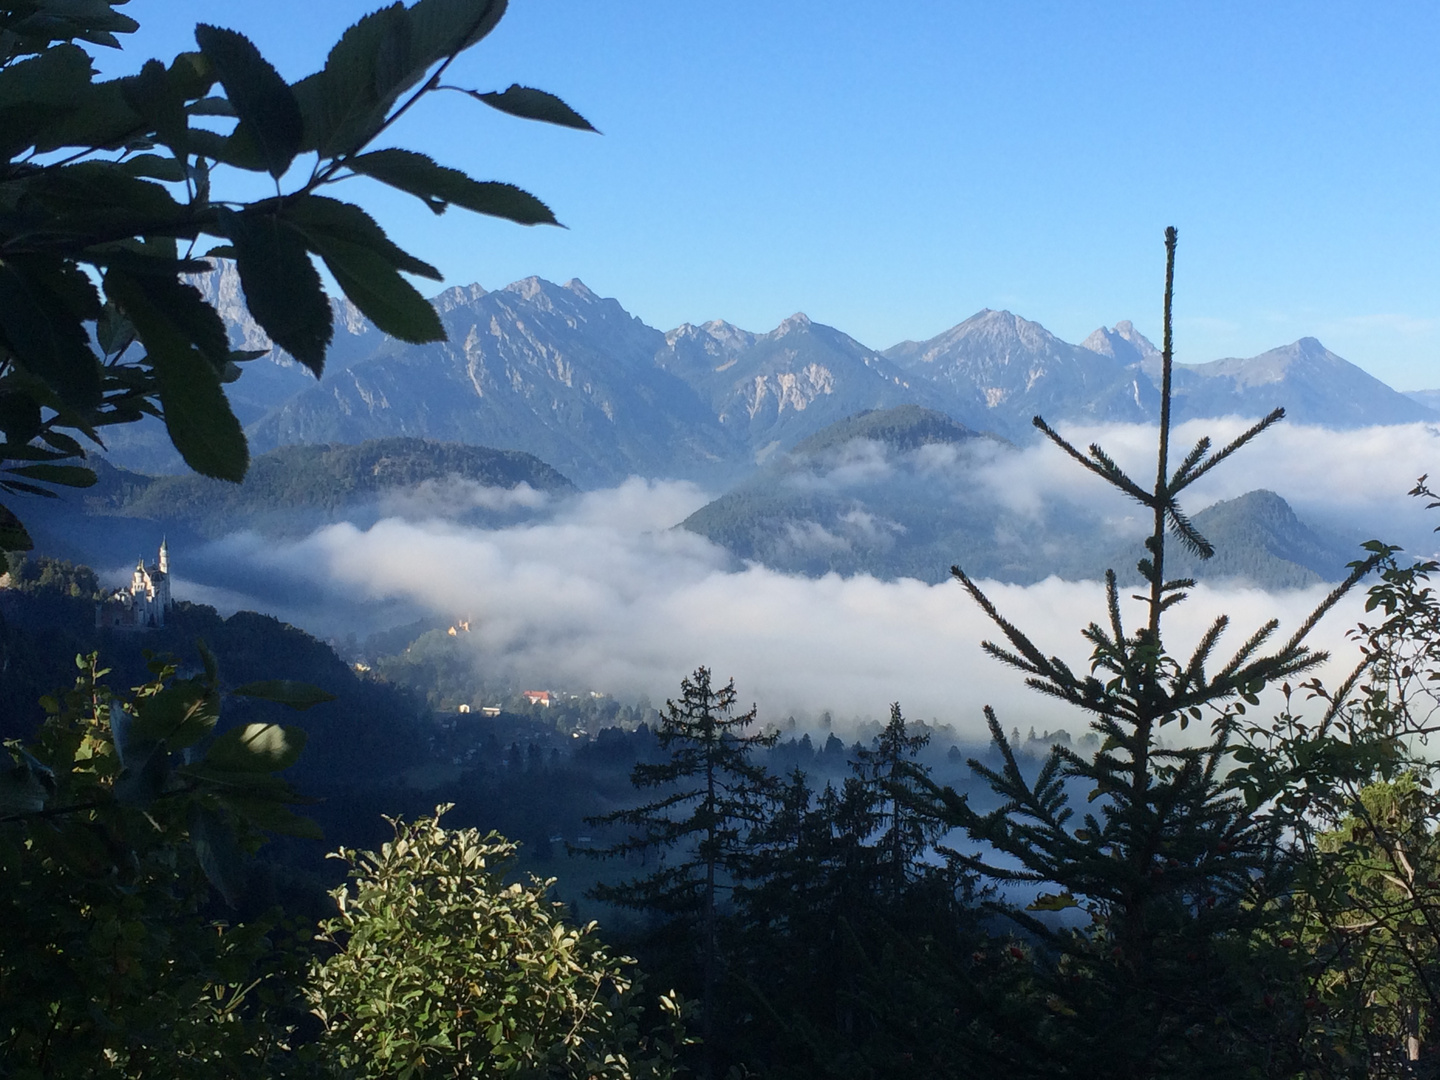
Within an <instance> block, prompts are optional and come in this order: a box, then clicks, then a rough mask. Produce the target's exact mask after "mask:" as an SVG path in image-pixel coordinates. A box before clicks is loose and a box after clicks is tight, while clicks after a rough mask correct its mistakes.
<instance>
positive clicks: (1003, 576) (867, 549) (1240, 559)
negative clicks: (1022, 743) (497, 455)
mask: <svg viewBox="0 0 1440 1080" xmlns="http://www.w3.org/2000/svg"><path fill="white" fill-rule="evenodd" d="M1017 452H1018V451H1017V449H1016V447H1014V446H1013V445H1012V444H1010V443H1008V442H1007V441H1005V440H1004V439H1001V438H999V437H997V436H994V435H989V434H985V433H980V432H976V431H974V430H973V429H971V428H969V427H966V426H965V425H964V424H961V423H959V422H958V421H956V420H955V419H953V418H952V417H949V416H946V415H945V414H943V413H940V412H936V411H934V410H931V409H924V408H920V407H918V406H914V405H906V406H901V407H899V408H894V409H878V410H873V411H868V412H864V413H861V414H859V415H857V416H853V417H849V418H847V419H845V420H842V421H840V422H839V423H836V424H832V425H831V426H829V427H827V428H825V429H823V430H822V431H820V432H817V433H816V434H814V435H812V436H810V437H808V438H806V439H804V440H802V441H801V442H800V443H799V444H798V445H796V447H795V448H794V449H793V450H792V451H790V452H789V453H788V454H785V455H782V456H780V457H778V458H777V459H775V460H773V461H772V462H771V463H770V464H769V465H768V466H767V467H765V468H764V469H762V470H761V471H760V472H758V473H757V474H756V475H754V476H753V477H751V478H750V479H748V480H746V481H744V482H743V483H741V484H740V485H738V486H737V487H735V488H734V489H732V490H731V491H729V492H727V493H726V494H724V495H722V496H721V497H720V498H718V499H716V500H715V501H714V502H712V503H709V504H708V505H706V506H704V507H702V508H701V509H700V510H698V511H696V512H695V513H694V514H692V515H691V516H690V517H689V518H688V519H687V520H686V521H685V523H684V526H685V528H687V529H690V530H691V531H693V532H696V533H699V534H700V535H702V536H705V537H707V538H708V539H710V540H712V541H714V542H715V543H717V544H720V545H721V546H722V547H725V548H726V549H728V550H729V551H731V552H733V553H734V554H735V555H736V556H737V557H739V558H741V559H745V560H751V561H755V562H759V563H763V564H765V565H767V566H770V567H773V568H775V569H778V570H784V571H788V572H791V573H803V574H809V575H817V576H818V575H822V574H826V573H831V572H835V573H840V574H856V573H869V574H874V575H876V576H878V577H883V578H897V577H913V578H918V579H920V580H922V581H931V582H934V581H941V580H943V579H944V577H945V570H944V568H945V567H946V565H947V561H946V560H947V559H950V560H954V559H955V558H957V557H958V558H961V559H963V560H964V561H965V563H966V565H969V566H973V567H974V568H975V571H974V572H975V574H976V575H977V576H979V577H985V578H990V579H994V580H999V581H1007V582H1015V583H1020V584H1029V583H1032V582H1035V581H1040V580H1043V579H1044V578H1046V577H1049V576H1051V575H1056V576H1059V577H1062V578H1067V579H1070V580H1083V579H1098V578H1100V577H1101V576H1103V574H1104V571H1105V569H1106V567H1109V566H1117V565H1118V566H1127V567H1133V566H1134V565H1135V563H1136V561H1137V559H1138V557H1139V555H1138V554H1137V553H1139V552H1140V551H1141V544H1140V538H1139V535H1138V532H1137V529H1138V526H1139V524H1140V523H1139V522H1138V519H1137V520H1136V521H1127V520H1124V519H1116V518H1113V517H1111V518H1107V517H1103V516H1102V515H1101V514H1100V513H1099V512H1098V511H1096V510H1095V509H1092V508H1090V507H1088V506H1086V505H1084V504H1082V503H1074V502H1068V501H1065V500H1055V499H1046V500H1039V501H1036V502H1033V503H1026V502H1022V501H1016V500H1014V499H1013V497H1012V496H1013V494H1014V493H1013V492H1012V491H1010V490H1008V489H1007V485H1006V483H1005V480H1004V477H1005V475H1006V474H1007V473H1006V470H1007V467H1008V466H1009V465H1010V464H1012V463H1013V460H1014V456H1015V455H1016V454H1017ZM1195 520H1196V524H1197V525H1198V526H1199V527H1201V528H1202V529H1203V530H1204V532H1205V535H1206V536H1209V537H1211V539H1212V541H1213V542H1214V544H1215V546H1216V550H1217V554H1216V557H1215V558H1214V559H1211V560H1209V561H1208V562H1206V563H1203V564H1202V563H1199V562H1198V560H1192V561H1194V562H1195V565H1193V566H1192V565H1191V564H1190V562H1185V561H1184V557H1183V556H1181V557H1180V558H1181V562H1182V563H1183V569H1184V572H1185V574H1186V575H1193V576H1198V577H1203V578H1206V579H1208V580H1212V581H1214V580H1237V579H1238V580H1241V581H1245V582H1248V583H1250V584H1254V585H1258V586H1261V587H1263V588H1298V587H1303V586H1307V585H1313V584H1317V583H1319V582H1321V581H1334V580H1338V579H1339V578H1341V577H1343V576H1344V574H1345V566H1346V563H1347V562H1349V561H1350V560H1351V559H1352V558H1354V550H1355V548H1354V546H1353V544H1351V543H1349V542H1348V541H1346V540H1343V539H1340V538H1336V537H1331V536H1328V535H1326V534H1324V533H1323V532H1321V531H1318V530H1316V529H1313V528H1311V527H1310V526H1308V525H1306V524H1305V523H1303V522H1301V521H1300V520H1299V519H1298V518H1296V516H1295V514H1294V512H1293V511H1292V510H1291V509H1290V507H1289V505H1288V504H1286V502H1285V501H1284V500H1283V499H1282V498H1280V497H1279V496H1278V495H1276V494H1274V493H1273V492H1268V491H1254V492H1250V493H1248V494H1246V495H1243V496H1241V497H1239V498H1236V499H1231V500H1227V501H1224V502H1219V503H1216V504H1214V505H1212V506H1210V507H1207V508H1206V509H1205V510H1203V511H1201V512H1199V513H1198V514H1197V515H1196V516H1195ZM1130 536H1133V539H1127V537H1130ZM1132 549H1133V550H1132Z"/></svg>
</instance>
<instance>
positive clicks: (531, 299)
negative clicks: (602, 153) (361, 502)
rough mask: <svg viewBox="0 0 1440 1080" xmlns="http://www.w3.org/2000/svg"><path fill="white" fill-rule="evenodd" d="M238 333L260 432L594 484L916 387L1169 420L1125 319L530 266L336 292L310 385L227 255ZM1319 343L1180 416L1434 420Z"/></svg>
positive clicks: (775, 449) (1213, 378)
mask: <svg viewBox="0 0 1440 1080" xmlns="http://www.w3.org/2000/svg"><path fill="white" fill-rule="evenodd" d="M196 281H197V284H198V285H199V286H200V288H201V289H202V291H203V292H204V293H205V294H206V296H207V297H209V298H211V299H212V302H214V303H216V305H217V307H218V309H219V310H220V312H221V315H222V317H223V318H224V319H225V321H226V324H227V326H228V327H229V329H230V335H231V341H232V344H234V346H235V347H236V348H250V349H268V350H269V351H268V352H267V354H266V355H265V356H263V357H261V358H260V359H257V360H254V361H251V362H249V363H248V364H247V365H246V371H245V374H244V376H243V377H242V378H241V379H240V380H239V381H238V382H236V383H234V384H231V386H230V387H229V388H228V389H229V393H230V395H231V400H232V403H233V404H234V407H235V409H236V413H237V415H239V416H240V418H241V421H242V422H243V423H244V424H245V425H246V428H247V431H248V433H249V436H250V440H251V445H252V448H253V449H254V450H255V451H256V452H263V451H266V450H270V449H274V448H276V447H280V446H285V445H291V444H322V443H358V442H361V441H364V440H367V439H375V438H384V437H394V436H405V437H415V438H424V439H434V440H444V441H453V442H464V443H471V444H475V445H482V446H489V447H497V448H501V449H507V450H517V451H523V452H527V453H531V454H534V455H536V456H537V457H539V458H541V459H542V460H544V461H545V462H547V463H549V464H550V465H552V466H554V467H555V468H557V469H558V470H560V472H562V473H564V474H565V475H566V476H568V477H570V478H571V479H573V480H574V481H576V482H577V483H579V484H581V485H582V486H599V485H605V484H609V483H614V482H616V481H618V480H620V479H623V478H624V477H625V476H628V475H632V474H639V475H645V476H657V477H675V478H685V479H692V480H696V481H699V482H701V483H705V484H710V485H721V486H723V485H728V484H731V483H735V482H738V481H740V480H742V479H743V478H744V477H745V476H747V475H748V474H750V473H751V472H753V471H754V470H755V468H756V467H757V466H759V465H761V464H763V463H764V462H766V461H767V460H769V459H770V458H771V457H772V456H773V455H775V454H777V453H779V452H783V451H787V450H789V449H791V448H792V447H794V446H796V445H797V444H798V443H800V442H801V441H802V440H803V439H805V438H806V437H807V436H809V435H812V434H814V433H816V432H818V431H820V430H821V429H823V428H825V427H826V426H828V425H830V424H832V423H835V422H836V421H838V420H841V419H843V418H845V417H848V416H853V415H855V414H857V413H860V412H863V411H865V410H869V409H886V408H893V407H895V406H899V405H905V404H911V405H916V406H920V407H924V408H929V409H933V410H936V411H938V412H941V413H944V414H946V415H947V416H949V417H951V418H952V419H954V420H956V421H958V422H960V423H962V424H964V425H966V426H967V427H970V428H972V429H975V430H977V431H990V432H993V433H996V434H998V435H1001V436H1003V437H1005V438H1008V439H1011V440H1013V441H1023V440H1027V439H1029V438H1031V437H1032V435H1033V431H1032V428H1031V426H1030V419H1031V417H1032V416H1033V415H1035V414H1036V413H1040V414H1042V415H1044V416H1045V417H1046V419H1047V420H1049V421H1051V422H1055V423H1095V422H1143V421H1149V420H1153V419H1154V418H1155V416H1156V413H1157V409H1158V402H1159V393H1158V391H1157V389H1156V381H1157V379H1158V367H1159V353H1158V351H1157V350H1156V349H1155V346H1154V345H1153V344H1151V343H1150V342H1149V341H1147V340H1146V339H1145V337H1144V336H1143V335H1142V334H1140V333H1139V332H1138V331H1137V330H1136V329H1135V327H1134V326H1133V325H1132V324H1131V323H1129V322H1121V323H1117V324H1116V325H1115V326H1114V327H1110V328H1105V327H1102V328H1100V329H1098V330H1096V331H1095V332H1094V333H1093V334H1091V335H1090V336H1089V337H1088V338H1086V339H1085V340H1084V341H1083V342H1081V343H1080V344H1078V345H1074V344H1070V343H1067V342H1065V341H1062V340H1061V339H1059V338H1058V337H1056V336H1055V335H1053V334H1051V333H1050V332H1049V331H1047V330H1046V329H1045V328H1044V327H1043V326H1041V325H1040V324H1038V323H1034V322H1030V321H1028V320H1026V319H1023V318H1021V317H1020V316H1018V315H1015V314H1012V313H1010V312H1005V311H989V310H987V311H982V312H980V313H978V314H976V315H974V316H972V317H971V318H969V319H966V320H965V321H963V322H961V323H959V324H958V325H956V326H955V327H953V328H951V329H950V330H947V331H945V332H944V333H943V334H939V335H937V336H936V337H933V338H930V339H929V340H926V341H905V342H901V343H900V344H898V345H895V346H893V347H891V348H888V349H884V350H876V349H872V348H870V347H869V346H866V345H864V344H862V343H861V342H859V341H856V340H855V339H854V338H852V337H850V336H848V335H847V334H845V333H843V332H842V331H840V330H837V329H835V328H833V327H829V326H825V325H822V324H820V323H816V322H813V321H812V320H810V319H809V318H807V317H806V316H805V315H803V314H798V313H797V314H795V315H793V316H791V317H790V318H788V319H786V320H784V321H783V322H782V323H781V324H780V325H779V326H777V327H776V328H775V329H774V330H771V331H770V332H768V333H754V332H751V331H748V330H743V329H741V328H739V327H736V326H733V325H731V324H729V323H726V322H723V321H712V322H707V323H704V324H700V325H692V324H689V323H687V324H685V325H682V326H680V327H677V328H675V329H673V330H670V331H668V332H663V331H660V330H657V329H655V328H653V327H650V326H647V325H646V324H645V323H643V322H642V321H640V320H639V319H637V318H635V317H634V316H632V315H630V314H629V313H628V312H627V311H626V310H625V309H624V308H623V307H622V306H621V305H620V303H619V302H618V301H616V300H614V299H606V298H602V297H600V296H598V295H596V294H595V293H594V292H592V291H591V290H590V289H589V288H587V287H586V286H585V285H584V284H583V283H581V282H580V281H578V280H572V281H570V282H568V283H566V284H564V285H556V284H553V283H551V282H548V281H544V280H542V279H540V278H526V279H525V280H523V281H518V282H515V283H514V284H512V285H509V286H507V287H506V288H504V289H500V290H496V291H493V292H487V291H486V290H485V289H483V288H481V287H480V286H478V285H471V286H464V287H458V288H452V289H448V290H446V291H445V292H443V293H441V294H440V295H439V296H437V297H436V298H435V299H434V301H433V302H434V304H435V306H436V309H437V310H438V311H439V312H440V315H441V320H442V322H443V323H444V325H445V328H446V331H447V333H448V334H449V340H448V341H446V342H443V343H438V344H431V345H423V346H415V345H405V344H402V343H399V342H396V341H394V340H392V339H388V338H386V337H385V336H384V335H382V334H380V333H379V332H378V331H376V330H375V328H374V327H372V326H370V324H369V323H368V322H366V321H365V319H364V318H363V317H362V316H360V314H359V312H358V311H356V310H355V309H354V308H353V306H351V305H350V304H348V302H346V301H343V300H336V301H334V302H333V310H334V314H335V325H336V335H335V343H334V344H333V345H332V347H331V350H330V355H329V358H328V360H327V369H326V374H325V377H324V379H323V380H321V381H320V382H319V383H316V382H315V381H314V380H313V379H311V378H310V376H309V375H308V374H306V373H305V372H304V371H303V369H301V368H299V366H298V365H295V364H294V363H292V362H290V361H289V360H288V358H286V357H285V356H284V355H283V354H280V353H278V352H276V351H275V350H273V349H269V342H268V341H266V340H265V337H264V334H263V333H262V332H261V331H260V330H259V328H258V327H256V326H255V324H254V323H253V322H252V321H250V319H249V317H248V315H247V314H246V312H245V308H244V304H243V302H242V296H241V293H240V289H239V281H238V277H237V275H236V274H235V271H234V268H233V266H232V265H230V264H228V263H225V262H223V261H222V262H220V264H219V265H218V267H217V269H216V270H214V271H213V272H212V273H211V274H208V275H204V276H202V277H200V278H197V279H196ZM1431 404H1433V401H1431V400H1430V399H1427V398H1425V397H1424V396H1423V392H1421V393H1417V394H1415V395H1410V396H1407V395H1405V394H1401V393H1398V392H1396V391H1394V390H1392V389H1391V388H1390V387H1388V386H1386V385H1385V384H1384V383H1381V382H1380V381H1379V380H1377V379H1374V378H1372V377H1371V376H1369V375H1367V374H1366V373H1365V372H1364V371H1362V370H1361V369H1360V368H1358V367H1356V366H1355V365H1353V364H1351V363H1349V362H1348V361H1346V360H1344V359H1342V358H1341V357H1339V356H1336V355H1335V354H1334V353H1331V352H1329V351H1328V350H1327V349H1325V348H1324V346H1323V345H1321V344H1320V343H1319V342H1318V341H1316V340H1315V339H1314V338H1302V339H1301V340H1299V341H1297V342H1294V343H1293V344H1290V345H1286V346H1284V347H1281V348H1277V349H1272V350H1270V351H1269V352H1266V353H1263V354H1261V355H1260V356H1256V357H1251V358H1248V359H1221V360H1215V361H1212V362H1210V363H1208V364H1195V365H1177V366H1176V372H1175V409H1176V416H1177V418H1179V419H1184V418H1186V417H1198V416H1218V415H1228V414H1239V415H1249V416H1260V415H1263V414H1264V413H1266V412H1269V411H1270V409H1272V408H1274V407H1275V406H1276V405H1284V406H1285V407H1286V408H1287V410H1288V411H1289V414H1290V416H1291V417H1292V418H1293V419H1295V420H1297V421H1300V422H1305V423H1312V424H1319V425H1323V426H1330V427H1337V428H1341V427H1356V426H1363V425H1368V424H1393V423H1407V422H1413V421H1425V420H1436V419H1440V413H1437V412H1436V411H1434V410H1433V409H1432V408H1431V407H1430V405H1431ZM111 431H112V434H108V438H109V439H110V441H111V445H110V458H111V461H112V462H113V463H115V464H117V465H125V466H129V467H133V468H140V469H145V470H147V471H152V472H154V471H179V463H178V460H177V459H176V457H175V455H174V453H173V451H172V450H171V449H170V448H169V445H168V440H166V439H165V437H164V431H163V429H161V428H160V427H159V425H158V424H156V423H148V422H147V423H141V424H137V425H131V426H130V427H128V428H125V429H120V430H115V429H111Z"/></svg>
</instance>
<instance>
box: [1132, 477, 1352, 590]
mask: <svg viewBox="0 0 1440 1080" xmlns="http://www.w3.org/2000/svg"><path fill="white" fill-rule="evenodd" d="M1193 520H1194V522H1195V527H1196V528H1197V529H1199V530H1200V534H1201V535H1202V536H1204V537H1205V538H1206V539H1207V540H1209V541H1210V543H1211V544H1213V545H1214V546H1215V554H1214V556H1213V557H1211V558H1210V559H1206V560H1202V559H1200V558H1199V557H1198V556H1196V555H1192V554H1191V553H1190V552H1188V551H1186V550H1185V549H1184V548H1183V547H1181V546H1180V545H1179V544H1173V545H1171V546H1169V547H1168V548H1167V549H1166V561H1165V566H1166V577H1172V578H1173V577H1194V578H1203V579H1206V580H1210V581H1215V580H1226V579H1238V580H1242V581H1247V582H1251V583H1255V584H1260V585H1263V586H1264V587H1265V588H1267V589H1298V588H1303V587H1305V586H1307V585H1318V584H1319V583H1321V582H1323V581H1338V580H1340V579H1341V578H1343V577H1344V576H1345V573H1346V564H1347V563H1348V562H1350V561H1351V560H1353V559H1356V558H1359V557H1360V554H1361V552H1360V550H1359V548H1358V547H1356V546H1355V545H1352V544H1350V543H1348V542H1346V541H1344V540H1341V539H1339V538H1336V537H1332V536H1328V535H1326V534H1325V533H1323V532H1321V531H1319V530H1316V529H1314V528H1312V527H1311V526H1309V525H1307V524H1305V523H1304V522H1303V521H1301V520H1300V519H1299V518H1298V517H1296V516H1295V511H1294V510H1292V509H1290V504H1289V503H1287V502H1286V501H1285V500H1284V499H1282V498H1281V497H1280V496H1279V495H1277V494H1275V492H1273V491H1265V490H1257V491H1250V492H1246V493H1245V494H1244V495H1241V496H1239V497H1237V498H1234V499H1227V500H1225V501H1224V502H1218V503H1215V504H1213V505H1211V506H1207V507H1206V508H1205V509H1204V510H1201V511H1200V512H1199V513H1197V514H1195V516H1194V518H1193ZM1144 554H1145V552H1144V548H1143V546H1142V545H1141V544H1138V543H1137V544H1134V545H1132V546H1131V548H1130V549H1129V551H1128V552H1127V553H1126V555H1125V556H1122V557H1116V558H1112V559H1111V560H1110V562H1112V563H1113V564H1114V565H1115V568H1116V570H1117V572H1124V573H1127V574H1130V575H1132V577H1133V580H1134V581H1137V582H1138V581H1139V580H1140V578H1139V575H1138V573H1136V572H1135V571H1134V569H1133V568H1134V566H1135V564H1136V563H1137V562H1139V560H1140V558H1141V557H1142V556H1143V555H1144Z"/></svg>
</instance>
